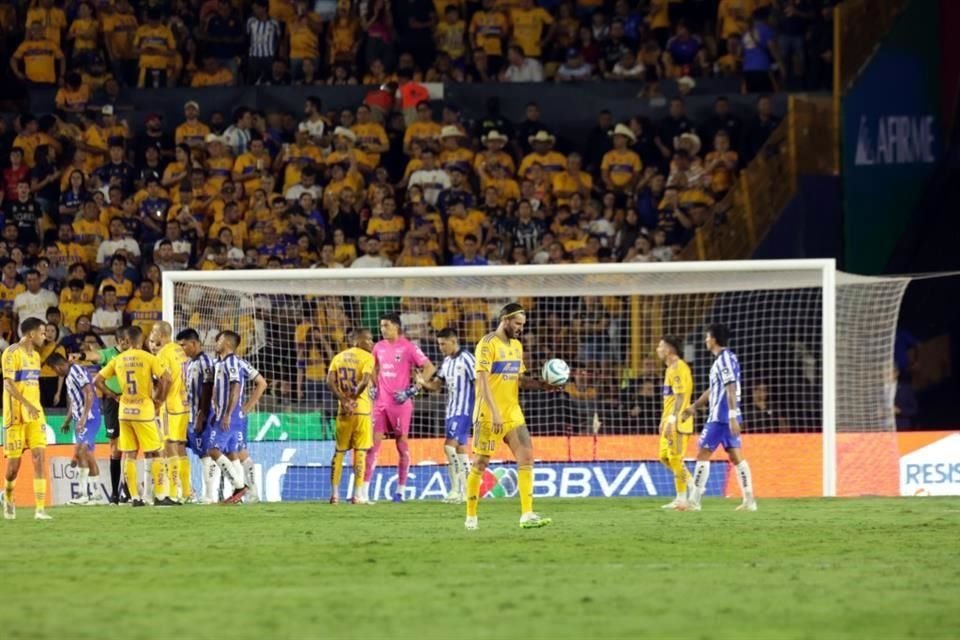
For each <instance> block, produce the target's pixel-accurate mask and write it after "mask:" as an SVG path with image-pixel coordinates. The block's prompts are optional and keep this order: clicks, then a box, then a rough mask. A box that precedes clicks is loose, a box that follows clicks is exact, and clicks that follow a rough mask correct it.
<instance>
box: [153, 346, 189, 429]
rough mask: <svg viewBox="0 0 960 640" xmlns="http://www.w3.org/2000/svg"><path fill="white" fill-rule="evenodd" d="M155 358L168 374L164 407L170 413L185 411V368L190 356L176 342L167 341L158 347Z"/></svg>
mask: <svg viewBox="0 0 960 640" xmlns="http://www.w3.org/2000/svg"><path fill="white" fill-rule="evenodd" d="M157 360H159V361H160V364H161V365H163V368H164V369H166V370H167V372H168V373H169V374H170V390H169V391H168V392H167V402H166V409H167V413H169V414H171V415H177V414H183V413H187V412H188V411H189V410H190V409H189V407H188V406H187V381H186V370H187V364H188V363H189V362H190V358H188V357H187V354H186V353H184V352H183V347H181V346H180V345H179V344H177V343H176V342H168V343H167V344H165V345H163V346H162V347H160V351H158V352H157Z"/></svg>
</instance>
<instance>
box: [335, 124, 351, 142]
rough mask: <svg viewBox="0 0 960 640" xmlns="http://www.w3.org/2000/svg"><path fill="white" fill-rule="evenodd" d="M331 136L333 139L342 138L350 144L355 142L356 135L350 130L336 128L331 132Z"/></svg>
mask: <svg viewBox="0 0 960 640" xmlns="http://www.w3.org/2000/svg"><path fill="white" fill-rule="evenodd" d="M333 135H334V137H336V136H340V137H342V138H346V139H347V140H349V141H350V142H356V141H357V134H355V133H354V132H353V131H350V129H347V128H346V127H337V128H336V129H334V130H333Z"/></svg>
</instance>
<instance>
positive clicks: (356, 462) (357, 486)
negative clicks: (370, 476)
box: [353, 449, 367, 498]
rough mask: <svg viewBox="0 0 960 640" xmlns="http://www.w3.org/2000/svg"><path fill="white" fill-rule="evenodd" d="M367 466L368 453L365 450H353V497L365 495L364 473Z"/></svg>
mask: <svg viewBox="0 0 960 640" xmlns="http://www.w3.org/2000/svg"><path fill="white" fill-rule="evenodd" d="M366 466H367V452H366V451H363V450H359V451H358V450H357V449H354V450H353V497H354V498H356V497H359V496H362V497H364V498H366V496H365V495H363V473H364V470H365V467H366Z"/></svg>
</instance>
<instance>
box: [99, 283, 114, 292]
mask: <svg viewBox="0 0 960 640" xmlns="http://www.w3.org/2000/svg"><path fill="white" fill-rule="evenodd" d="M116 292H117V288H116V287H115V286H113V285H112V284H108V285H107V286H105V287H104V288H103V289H101V290H100V293H102V294H103V293H116Z"/></svg>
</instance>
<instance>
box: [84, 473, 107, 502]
mask: <svg viewBox="0 0 960 640" xmlns="http://www.w3.org/2000/svg"><path fill="white" fill-rule="evenodd" d="M87 486H89V487H90V489H91V491H90V493H91V494H92V495H91V496H90V497H91V498H92V499H93V500H102V499H103V494H102V493H101V491H100V475H99V474H97V475H95V476H87Z"/></svg>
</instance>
